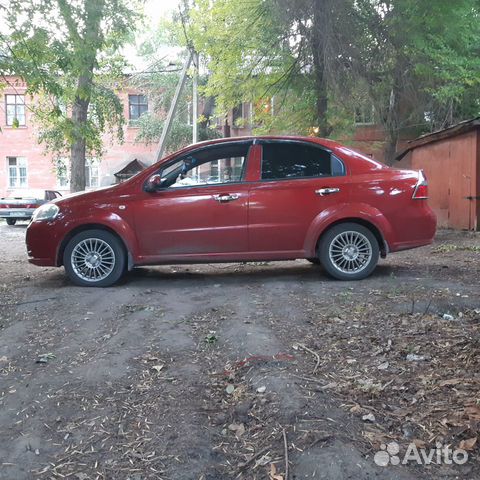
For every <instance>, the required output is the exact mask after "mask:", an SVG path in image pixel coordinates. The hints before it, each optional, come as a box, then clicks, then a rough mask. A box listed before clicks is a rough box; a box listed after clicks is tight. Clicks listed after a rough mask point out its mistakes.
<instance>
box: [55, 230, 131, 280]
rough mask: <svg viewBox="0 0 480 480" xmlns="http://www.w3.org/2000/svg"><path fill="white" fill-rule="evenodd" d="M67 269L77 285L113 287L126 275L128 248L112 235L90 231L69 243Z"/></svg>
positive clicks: (81, 233) (66, 257)
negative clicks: (126, 250) (126, 249)
mask: <svg viewBox="0 0 480 480" xmlns="http://www.w3.org/2000/svg"><path fill="white" fill-rule="evenodd" d="M63 265H64V267H65V271H66V272H67V274H68V276H69V277H70V279H71V280H72V282H73V283H75V284H76V285H80V286H82V287H109V286H110V285H113V284H114V283H116V282H117V281H118V280H120V278H121V277H122V275H123V273H124V271H125V265H126V252H125V247H124V246H123V244H122V242H121V240H120V239H119V238H118V237H116V236H115V235H113V234H112V233H110V232H107V231H104V230H86V231H84V232H80V233H78V234H77V235H75V236H74V237H73V238H72V239H71V240H70V241H69V242H68V244H67V246H66V247H65V251H64V254H63Z"/></svg>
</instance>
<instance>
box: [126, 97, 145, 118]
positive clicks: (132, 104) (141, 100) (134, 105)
mask: <svg viewBox="0 0 480 480" xmlns="http://www.w3.org/2000/svg"><path fill="white" fill-rule="evenodd" d="M128 110H129V112H130V120H138V119H139V118H140V117H141V116H142V115H143V114H144V113H146V112H148V103H147V97H146V96H145V95H129V96H128Z"/></svg>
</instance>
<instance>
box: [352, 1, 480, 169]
mask: <svg viewBox="0 0 480 480" xmlns="http://www.w3.org/2000/svg"><path fill="white" fill-rule="evenodd" d="M434 8H435V14H434V15H433V14H432V12H431V9H432V4H430V3H428V2H418V1H416V0H390V1H381V0H359V1H358V2H357V3H356V9H355V15H356V17H357V22H356V23H357V24H359V25H363V29H362V30H360V31H358V30H357V34H358V33H359V34H360V35H358V36H357V41H356V42H355V43H352V44H351V48H350V51H349V52H348V53H347V57H348V58H349V59H350V60H349V66H350V71H351V76H353V77H354V78H359V79H361V81H362V82H363V84H364V85H365V86H366V91H367V92H368V97H369V98H370V99H371V101H372V103H373V105H374V106H375V110H376V117H377V120H378V122H379V123H380V124H382V126H383V127H384V130H385V132H386V137H387V142H386V147H385V159H386V161H387V163H392V162H393V161H394V159H395V155H396V149H397V144H398V140H399V136H400V134H401V132H402V131H404V130H411V131H413V132H416V133H423V132H425V131H429V130H435V129H438V128H444V127H446V126H448V125H451V124H452V123H456V122H458V121H460V120H463V119H465V118H468V117H471V116H473V115H478V114H480V108H479V107H480V105H479V98H480V91H479V87H480V76H479V74H478V73H479V72H480V61H479V55H478V53H479V49H480V22H479V12H480V10H479V6H478V3H477V2H476V0H459V1H457V2H450V1H447V0H437V1H436V2H435V4H434ZM475 112H476V113H475Z"/></svg>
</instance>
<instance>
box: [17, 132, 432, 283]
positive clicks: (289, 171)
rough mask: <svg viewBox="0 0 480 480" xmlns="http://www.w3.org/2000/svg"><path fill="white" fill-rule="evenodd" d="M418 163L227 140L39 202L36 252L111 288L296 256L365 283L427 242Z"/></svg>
mask: <svg viewBox="0 0 480 480" xmlns="http://www.w3.org/2000/svg"><path fill="white" fill-rule="evenodd" d="M427 197H428V192H427V181H426V179H425V177H424V175H423V173H422V172H421V171H420V172H418V171H406V170H396V169H393V168H389V167H387V166H385V165H383V164H381V163H379V162H376V161H375V160H372V159H371V158H368V157H365V156H363V155H361V154H359V153H356V152H354V151H353V150H350V149H349V148H347V147H344V146H342V145H340V144H338V143H335V142H332V141H329V140H322V139H317V138H303V137H252V138H228V139H221V140H215V141H210V142H204V143H200V144H196V145H191V146H189V147H187V148H185V149H183V150H181V151H179V152H177V153H175V154H173V155H170V156H168V157H166V158H164V159H162V160H161V161H160V162H158V163H156V164H154V165H152V166H151V167H149V168H147V169H146V170H144V171H143V172H141V173H139V174H138V175H136V176H135V177H133V178H131V179H130V180H128V181H126V182H125V183H122V184H120V185H116V186H112V187H107V188H104V189H102V190H97V191H94V192H89V193H83V194H81V195H76V196H72V197H69V198H63V199H57V200H54V201H53V202H51V203H48V204H45V205H43V206H42V207H40V208H39V209H38V210H37V211H36V212H35V214H34V217H33V219H32V222H31V223H30V225H29V227H28V230H27V249H28V255H29V261H30V262H31V263H34V264H35V265H42V266H61V265H63V266H64V267H65V270H66V272H67V274H68V275H69V277H70V278H71V279H72V281H73V282H74V283H76V284H77V285H83V286H99V287H105V286H109V285H112V284H114V283H115V282H117V281H118V280H119V279H120V277H121V276H122V275H123V274H124V272H125V271H126V270H127V269H128V270H130V269H132V268H133V267H135V266H138V265H159V264H174V263H201V262H209V263H210V262H235V261H242V262H243V261H258V260H264V261H269V260H294V259H298V258H305V259H307V260H310V261H311V262H313V263H319V264H322V265H323V267H324V269H325V270H326V271H327V272H328V273H329V274H330V275H331V276H332V277H334V278H337V279H340V280H359V279H362V278H365V277H367V276H368V275H370V274H371V273H372V271H373V270H374V269H375V266H376V265H377V262H378V258H379V256H380V255H381V256H382V257H385V256H386V255H387V253H390V252H398V251H400V250H405V249H408V248H414V247H419V246H421V245H427V244H430V243H431V242H432V240H433V236H434V234H435V227H436V219H435V216H434V214H433V212H432V210H431V209H430V208H429V206H428V204H427Z"/></svg>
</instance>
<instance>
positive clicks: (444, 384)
mask: <svg viewBox="0 0 480 480" xmlns="http://www.w3.org/2000/svg"><path fill="white" fill-rule="evenodd" d="M462 382H463V380H462V379H461V378H450V379H449V380H443V381H442V382H440V383H439V384H438V385H439V386H440V387H447V386H449V385H458V384H459V383H462Z"/></svg>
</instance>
